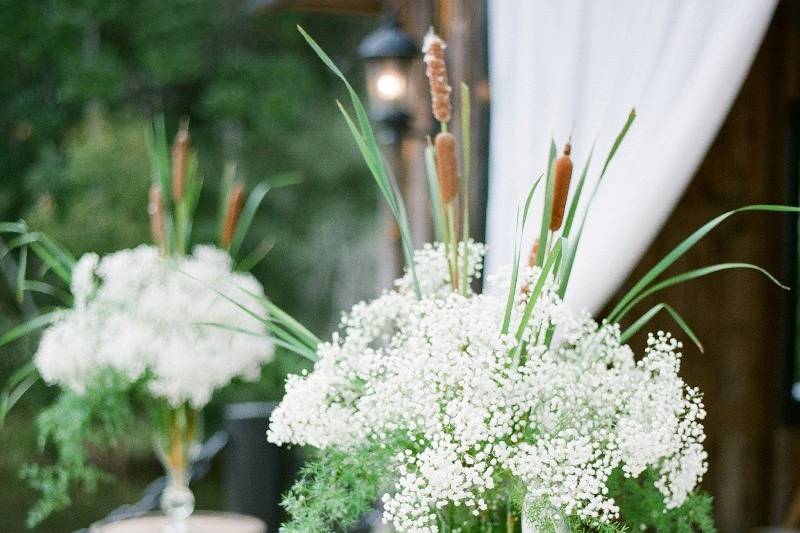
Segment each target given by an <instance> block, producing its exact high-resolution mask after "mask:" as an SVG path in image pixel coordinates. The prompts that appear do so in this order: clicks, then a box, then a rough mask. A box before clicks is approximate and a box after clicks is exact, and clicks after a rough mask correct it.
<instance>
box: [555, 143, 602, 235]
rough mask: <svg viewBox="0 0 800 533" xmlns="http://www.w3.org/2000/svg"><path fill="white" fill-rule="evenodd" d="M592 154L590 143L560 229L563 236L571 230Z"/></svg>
mask: <svg viewBox="0 0 800 533" xmlns="http://www.w3.org/2000/svg"><path fill="white" fill-rule="evenodd" d="M593 154H594V145H592V149H591V150H589V156H588V157H587V158H586V163H585V164H584V165H583V171H582V172H581V177H580V179H578V183H577V184H576V185H575V191H574V192H573V193H572V201H571V202H570V204H569V211H567V218H566V219H565V220H564V229H563V230H562V231H561V235H562V236H564V237H569V233H570V231H571V230H572V223H573V222H574V220H575V214H576V213H577V212H578V206H579V205H580V200H581V194H583V186H584V184H585V183H586V175H587V174H588V173H589V165H590V164H591V162H592V155H593Z"/></svg>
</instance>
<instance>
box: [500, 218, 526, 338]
mask: <svg viewBox="0 0 800 533" xmlns="http://www.w3.org/2000/svg"><path fill="white" fill-rule="evenodd" d="M515 227H516V228H517V238H516V239H514V260H513V262H512V263H511V280H510V282H509V285H508V297H507V298H506V310H505V312H504V313H503V326H502V328H501V329H500V331H501V333H502V334H503V335H505V334H506V333H508V328H509V326H510V324H511V311H512V310H513V309H514V299H515V298H516V295H517V280H518V279H519V248H520V244H521V243H520V240H521V239H520V236H519V234H520V233H521V232H520V230H519V227H520V221H519V209H517V220H516V224H515Z"/></svg>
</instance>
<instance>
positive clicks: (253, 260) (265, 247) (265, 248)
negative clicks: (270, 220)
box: [236, 239, 275, 272]
mask: <svg viewBox="0 0 800 533" xmlns="http://www.w3.org/2000/svg"><path fill="white" fill-rule="evenodd" d="M273 246H275V243H274V242H271V241H267V240H266V239H264V240H262V241H261V242H260V243H258V246H256V247H255V248H254V249H253V250H252V251H251V252H250V253H249V254H247V255H246V256H245V258H244V259H242V260H241V261H239V263H238V264H237V265H236V270H239V271H242V272H250V271H251V270H253V268H254V267H255V266H256V265H257V264H259V263H260V262H261V261H263V260H264V258H265V257H267V254H269V252H270V250H272V248H273Z"/></svg>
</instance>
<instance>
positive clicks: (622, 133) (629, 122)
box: [600, 109, 636, 178]
mask: <svg viewBox="0 0 800 533" xmlns="http://www.w3.org/2000/svg"><path fill="white" fill-rule="evenodd" d="M635 119H636V109H631V111H630V113H628V120H626V121H625V125H624V126H622V131H620V132H619V133H618V134H617V138H616V139H614V144H612V145H611V150H610V151H609V152H608V156H607V157H606V161H605V163H603V170H602V171H600V177H601V178H602V176H605V174H606V170H607V169H608V165H609V163H611V160H612V159H614V154H616V153H617V149H619V145H620V144H622V140H623V139H625V135H627V133H628V130H629V129H630V128H631V125H632V124H633V121H634V120H635Z"/></svg>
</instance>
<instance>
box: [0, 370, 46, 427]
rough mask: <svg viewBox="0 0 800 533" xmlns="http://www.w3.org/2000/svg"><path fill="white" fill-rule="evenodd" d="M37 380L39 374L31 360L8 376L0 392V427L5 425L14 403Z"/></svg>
mask: <svg viewBox="0 0 800 533" xmlns="http://www.w3.org/2000/svg"><path fill="white" fill-rule="evenodd" d="M38 380H39V374H38V373H37V372H36V367H35V366H34V364H33V362H28V363H27V364H25V365H24V366H23V367H21V368H19V369H17V371H16V372H14V373H13V374H12V375H11V377H9V378H8V381H7V382H6V385H5V387H3V390H2V392H0V429H3V426H4V425H5V421H6V417H7V416H8V413H9V412H10V411H11V409H12V408H13V407H14V405H16V403H17V402H18V401H19V400H20V398H22V397H23V396H24V395H25V393H26V392H28V389H30V388H31V387H32V386H33V385H34V383H36V382H37V381H38Z"/></svg>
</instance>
